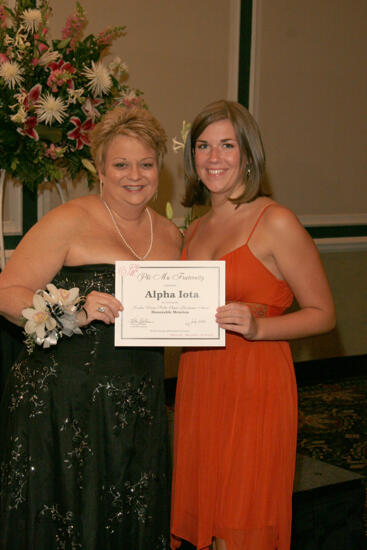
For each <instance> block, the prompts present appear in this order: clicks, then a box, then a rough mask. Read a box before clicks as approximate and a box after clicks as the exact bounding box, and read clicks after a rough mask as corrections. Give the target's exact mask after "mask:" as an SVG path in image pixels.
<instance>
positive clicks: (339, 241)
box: [314, 237, 367, 253]
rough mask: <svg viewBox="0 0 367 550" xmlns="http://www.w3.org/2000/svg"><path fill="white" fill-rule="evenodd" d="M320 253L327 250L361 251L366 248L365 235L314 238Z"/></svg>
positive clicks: (366, 239)
mask: <svg viewBox="0 0 367 550" xmlns="http://www.w3.org/2000/svg"><path fill="white" fill-rule="evenodd" d="M314 243H315V244H316V246H317V248H318V249H319V251H320V252H321V253H327V252H362V251H364V250H367V237H335V238H325V239H314Z"/></svg>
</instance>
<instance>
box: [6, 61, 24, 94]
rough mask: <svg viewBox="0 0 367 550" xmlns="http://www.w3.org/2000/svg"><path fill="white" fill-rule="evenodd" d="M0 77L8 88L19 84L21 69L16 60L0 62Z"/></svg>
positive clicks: (21, 78)
mask: <svg viewBox="0 0 367 550" xmlns="http://www.w3.org/2000/svg"><path fill="white" fill-rule="evenodd" d="M0 77H1V78H3V79H4V81H5V84H6V85H7V86H9V88H14V87H15V86H19V85H20V84H21V82H22V80H23V77H22V69H21V68H20V67H19V65H18V63H17V62H16V61H4V63H0Z"/></svg>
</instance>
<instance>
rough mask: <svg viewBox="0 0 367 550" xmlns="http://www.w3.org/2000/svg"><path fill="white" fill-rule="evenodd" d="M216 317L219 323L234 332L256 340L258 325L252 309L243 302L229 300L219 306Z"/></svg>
mask: <svg viewBox="0 0 367 550" xmlns="http://www.w3.org/2000/svg"><path fill="white" fill-rule="evenodd" d="M215 319H216V321H217V323H218V325H219V326H220V327H221V328H223V329H225V330H231V331H232V332H238V333H239V334H241V335H242V336H243V337H244V338H246V339H247V340H254V339H255V338H256V335H257V330H258V325H257V321H256V318H255V317H254V316H253V314H252V312H251V309H250V307H249V306H248V305H246V304H245V303H243V302H229V303H228V304H226V305H225V306H221V307H218V309H217V313H216V316H215Z"/></svg>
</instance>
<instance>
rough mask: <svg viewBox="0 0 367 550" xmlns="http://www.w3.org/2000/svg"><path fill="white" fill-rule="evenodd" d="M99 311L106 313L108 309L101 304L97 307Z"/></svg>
mask: <svg viewBox="0 0 367 550" xmlns="http://www.w3.org/2000/svg"><path fill="white" fill-rule="evenodd" d="M97 311H99V312H100V313H104V312H105V311H106V308H105V307H103V306H99V307H97Z"/></svg>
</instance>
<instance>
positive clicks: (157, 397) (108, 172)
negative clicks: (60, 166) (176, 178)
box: [0, 108, 181, 550]
mask: <svg viewBox="0 0 367 550" xmlns="http://www.w3.org/2000/svg"><path fill="white" fill-rule="evenodd" d="M165 142H166V136H165V133H164V131H163V130H162V128H161V127H160V125H159V123H158V122H157V121H156V120H155V119H154V117H152V115H151V114H150V113H148V112H147V111H145V110H142V109H138V108H132V109H124V108H117V109H115V110H114V111H112V112H110V113H108V114H107V115H105V117H104V118H103V119H102V121H101V122H100V123H99V124H98V125H97V127H96V128H95V130H94V133H93V138H92V153H93V156H94V159H95V163H96V166H97V171H98V174H99V177H100V181H101V195H100V196H96V195H93V196H92V195H89V196H87V197H82V198H78V199H75V200H73V201H70V202H68V203H66V204H64V205H62V206H60V207H58V208H56V209H54V210H53V211H51V212H50V213H48V214H47V215H46V216H44V217H43V218H42V219H41V220H40V221H39V222H38V223H37V224H36V225H35V226H34V227H33V228H32V229H31V230H30V231H29V233H28V234H27V235H26V236H25V237H24V239H23V240H22V242H21V243H20V244H19V246H18V247H17V249H16V250H15V251H14V253H13V255H12V257H11V259H10V260H9V262H8V264H7V266H6V268H5V270H4V272H3V273H2V274H1V276H0V313H1V314H2V315H3V316H4V317H6V318H7V319H8V320H10V321H12V322H14V323H15V324H18V325H21V324H22V321H21V317H22V311H23V310H24V309H25V308H29V307H30V305H31V304H32V299H33V295H34V293H35V292H36V290H37V289H42V288H45V286H46V284H47V283H49V282H50V281H52V282H53V284H54V285H55V286H56V287H57V288H63V289H70V288H72V287H78V288H79V289H80V294H81V295H85V296H86V302H85V304H84V308H83V309H81V310H80V311H79V312H78V314H77V320H78V325H79V327H81V329H82V333H83V334H82V335H78V334H74V335H73V336H72V337H71V338H68V337H67V336H64V337H63V338H61V339H60V340H59V341H58V342H57V344H56V345H54V346H51V347H50V348H48V349H44V348H43V347H41V346H37V345H36V346H35V349H34V351H33V353H32V354H30V355H28V354H27V351H26V350H24V353H23V354H22V355H21V357H20V358H19V360H17V361H16V363H15V364H14V365H13V367H12V369H11V372H10V375H9V378H8V380H7V384H6V388H5V391H4V395H3V399H2V404H1V411H0V414H1V441H2V445H1V455H0V549H1V550H102V549H103V550H115V549H116V550H117V549H119V550H147V549H148V548H149V550H155V549H157V550H166V549H167V548H168V547H169V543H168V530H169V484H170V480H169V470H170V467H169V456H168V453H169V450H168V449H169V447H168V437H167V422H166V416H165V407H164V396H163V357H162V350H161V349H159V348H151V349H148V348H114V344H113V337H114V328H113V323H114V319H115V318H116V317H117V316H118V314H119V312H120V310H121V309H122V306H121V304H120V302H119V301H118V300H117V299H116V298H115V297H114V296H113V292H114V261H115V260H135V259H137V258H138V259H148V260H171V259H172V260H174V259H177V258H178V257H179V253H180V246H181V238H180V235H179V232H178V230H177V229H176V227H175V226H174V225H173V224H172V223H171V222H169V221H168V220H166V219H165V218H163V217H161V216H159V215H158V214H157V213H155V212H154V211H152V210H151V209H150V208H148V207H147V203H148V202H149V200H151V198H152V197H153V195H154V194H155V192H156V190H157V186H158V173H159V168H160V166H161V162H162V157H163V155H164V152H165Z"/></svg>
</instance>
